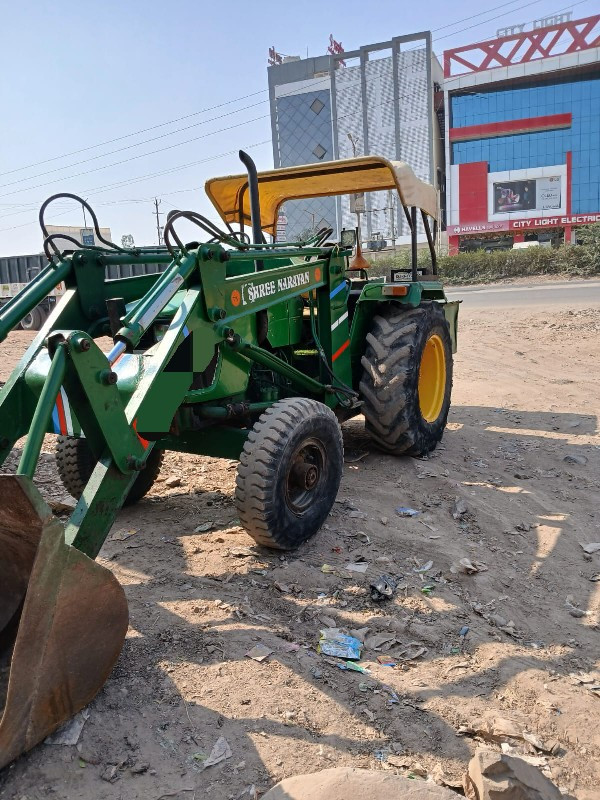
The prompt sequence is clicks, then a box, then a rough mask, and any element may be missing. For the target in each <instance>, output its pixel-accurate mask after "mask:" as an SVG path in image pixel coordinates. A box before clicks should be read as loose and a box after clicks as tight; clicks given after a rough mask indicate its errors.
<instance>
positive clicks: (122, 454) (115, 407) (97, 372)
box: [48, 331, 146, 474]
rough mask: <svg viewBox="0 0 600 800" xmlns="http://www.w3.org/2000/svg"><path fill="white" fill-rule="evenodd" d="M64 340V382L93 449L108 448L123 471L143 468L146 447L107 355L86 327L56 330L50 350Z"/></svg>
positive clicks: (101, 452)
mask: <svg viewBox="0 0 600 800" xmlns="http://www.w3.org/2000/svg"><path fill="white" fill-rule="evenodd" d="M61 342H65V343H66V345H67V347H68V353H69V363H68V365H67V370H66V374H65V377H64V386H65V389H66V392H67V396H68V398H69V402H70V404H71V406H72V407H73V409H74V410H75V413H76V415H77V419H78V420H79V422H80V424H81V427H82V428H83V431H84V432H85V435H86V439H87V440H88V443H89V445H90V449H91V450H92V452H93V453H94V454H95V455H96V456H97V457H100V456H101V455H102V454H103V453H104V452H105V450H106V448H108V449H109V451H110V454H111V456H112V458H113V459H114V462H115V464H116V466H117V468H118V469H119V470H120V472H122V473H126V474H130V473H131V472H132V471H134V470H136V469H140V468H141V466H142V465H143V463H144V462H145V459H146V450H145V448H144V446H143V444H142V442H141V441H140V439H139V437H138V436H137V435H136V433H135V431H134V430H133V429H132V426H131V422H130V421H128V419H127V417H126V415H125V406H124V404H123V400H122V398H121V395H120V394H119V390H118V388H117V386H116V380H117V375H116V373H114V372H113V371H112V370H111V368H110V366H109V364H108V361H107V358H106V356H105V355H104V353H103V352H102V351H101V350H100V349H99V348H98V346H97V345H96V344H95V342H94V340H93V339H91V338H90V337H89V336H88V335H87V334H85V333H83V331H64V332H61V331H57V332H55V333H54V334H53V335H52V336H51V337H50V338H49V340H48V347H49V350H50V351H52V348H53V347H54V346H57V347H58V346H60V344H61Z"/></svg>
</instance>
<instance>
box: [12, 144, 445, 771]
mask: <svg viewBox="0 0 600 800" xmlns="http://www.w3.org/2000/svg"><path fill="white" fill-rule="evenodd" d="M240 156H241V158H242V160H243V162H244V164H245V165H246V167H247V174H244V175H238V176H230V177H226V178H218V179H215V180H213V181H209V182H208V183H207V187H206V190H207V193H208V195H209V197H210V198H211V200H212V201H213V203H214V204H215V206H216V208H217V210H218V212H219V214H220V215H221V218H222V219H223V222H224V225H225V229H223V230H221V229H220V228H218V227H217V226H216V225H214V224H213V223H212V222H210V221H209V220H207V219H206V218H205V217H202V216H201V215H199V214H196V213H194V212H183V211H179V212H174V213H171V214H170V215H169V218H168V220H167V223H166V225H165V231H164V238H165V245H166V247H165V248H138V249H135V250H124V249H122V248H119V247H116V246H115V245H113V244H111V243H110V242H106V241H104V240H103V239H102V237H101V236H100V231H99V226H98V221H97V219H96V217H95V215H94V212H93V210H92V209H91V208H90V207H89V206H88V205H87V203H85V202H84V201H82V200H81V199H80V198H77V197H75V196H74V195H64V194H61V195H55V196H54V197H53V198H50V200H48V201H46V203H45V204H44V206H42V209H41V212H40V222H41V226H42V231H43V233H44V236H45V241H44V249H45V252H46V254H47V256H48V259H49V264H48V266H47V267H46V268H45V269H44V270H43V271H42V272H40V273H39V275H37V276H36V278H35V279H34V280H33V281H31V283H29V284H28V285H27V286H26V287H25V288H24V289H23V291H22V292H20V293H19V294H18V295H17V296H15V297H14V298H13V299H12V300H11V301H10V302H9V303H7V304H6V305H5V306H4V307H3V308H2V309H1V310H0V340H3V339H5V338H6V337H7V335H8V334H9V332H10V331H11V330H12V329H13V328H14V326H15V325H16V324H17V322H18V321H19V320H21V319H22V318H23V317H24V316H25V315H26V314H28V313H29V312H30V311H31V310H32V309H33V308H35V307H36V306H37V304H38V303H39V302H40V301H41V300H42V299H43V298H44V297H45V296H46V295H47V294H48V293H49V292H50V291H51V290H52V289H53V288H54V287H55V286H57V285H58V284H59V283H61V282H62V283H64V285H65V287H66V290H65V292H64V294H63V296H62V297H61V299H60V300H59V301H58V303H57V305H56V307H55V308H54V310H53V312H52V314H51V316H50V317H49V318H48V320H47V321H46V322H45V324H44V326H43V328H42V329H41V330H40V332H39V334H38V335H37V336H36V338H35V340H34V341H33V342H32V344H31V345H30V347H29V348H28V350H27V351H26V353H25V354H24V356H23V357H22V358H21V361H20V362H19V364H18V365H17V367H16V368H15V370H14V371H13V373H12V375H11V377H10V379H9V380H8V382H7V383H6V385H5V386H4V387H3V389H2V390H1V392H0V463H4V461H5V460H6V458H7V456H8V455H9V453H10V452H11V451H12V449H13V448H14V446H15V445H16V444H17V443H18V442H19V440H22V439H23V441H24V443H23V444H22V450H21V452H20V461H19V464H18V468H17V471H16V474H15V475H6V474H3V475H1V476H0V630H1V631H2V633H0V647H3V655H2V659H3V660H0V690H1V692H2V694H1V695H0V709H2V706H3V712H2V717H1V721H0V767H1V766H3V765H6V764H7V763H9V762H10V761H11V760H13V759H14V758H15V757H16V756H18V755H19V754H20V753H22V752H24V751H26V750H28V749H30V748H31V747H33V746H34V745H35V744H37V743H38V742H40V741H41V740H42V739H44V738H45V737H46V736H47V735H48V734H49V733H51V732H52V731H54V730H55V729H56V728H57V727H58V726H59V725H60V724H61V723H63V722H64V721H66V720H67V719H68V718H69V717H71V716H72V715H73V714H75V713H76V712H77V711H78V710H80V709H81V708H83V707H84V706H85V705H86V704H87V703H89V701H90V700H91V699H92V698H93V697H94V696H95V694H96V693H97V692H98V690H99V689H100V687H101V686H102V685H103V683H104V682H105V680H106V679H107V677H108V675H109V673H110V671H111V669H112V667H113V665H114V663H115V661H116V659H117V658H118V655H119V653H120V650H121V647H122V644H123V641H124V638H125V635H126V631H127V625H128V613H127V604H126V601H125V597H124V593H123V590H122V588H121V586H120V585H119V583H118V582H117V580H116V578H115V577H114V576H113V574H112V573H111V572H110V571H109V570H108V569H106V568H105V567H103V566H101V565H100V564H97V563H96V562H95V561H94V559H95V557H96V556H97V555H98V553H99V551H100V548H101V547H102V544H103V543H104V541H105V539H106V536H107V535H108V532H109V530H110V528H111V526H112V524H113V522H114V520H115V517H116V515H117V513H118V511H119V509H120V508H121V507H122V506H123V505H124V504H125V503H127V502H129V503H133V502H136V501H137V500H139V499H140V498H141V497H142V496H143V495H144V494H145V493H146V492H147V491H148V490H149V489H150V487H151V485H152V483H153V481H154V480H155V478H156V477H157V475H158V471H159V469H160V464H161V459H162V454H163V452H164V451H165V450H176V451H179V452H186V453H192V454H202V455H209V456H216V457H227V458H235V459H239V467H238V474H237V488H236V503H237V506H238V511H239V516H240V520H241V522H242V524H243V526H244V527H245V528H246V530H247V531H248V533H249V534H250V536H252V537H253V538H254V539H255V541H256V542H258V543H259V544H261V545H266V546H268V547H275V548H282V549H287V548H293V547H296V546H298V545H299V544H300V543H301V542H303V541H305V540H306V539H308V538H309V537H310V536H312V535H313V534H314V533H316V531H317V530H318V529H319V528H320V526H321V525H322V523H323V521H324V520H325V518H326V517H327V515H328V513H329V511H330V509H331V507H332V504H333V501H334V499H335V496H336V493H337V490H338V487H339V483H340V479H341V476H342V471H343V445H342V436H341V430H340V421H343V420H344V419H347V418H349V417H352V416H354V415H357V414H360V413H364V415H365V419H366V425H367V428H368V430H369V432H370V433H371V435H372V437H373V439H374V441H375V443H376V444H377V446H379V447H380V448H381V449H383V450H384V451H386V452H389V453H393V454H400V453H408V454H413V455H416V454H420V453H423V452H426V451H429V450H431V449H433V448H434V447H435V445H436V444H437V442H438V441H439V440H440V438H441V436H442V433H443V430H444V426H445V423H446V417H447V414H448V407H449V403H450V390H451V382H452V372H451V370H452V353H453V351H454V349H455V341H456V319H457V306H456V304H452V303H448V302H447V301H446V298H445V296H444V291H443V288H442V286H441V284H440V283H439V281H438V280H437V278H436V276H435V249H434V247H433V239H434V237H433V235H432V231H431V228H430V225H429V217H433V218H434V219H435V214H436V208H437V199H436V197H435V191H434V190H433V188H432V187H430V186H428V185H427V184H424V183H422V182H421V181H418V180H417V179H416V178H415V176H414V174H413V173H412V171H411V170H410V168H409V167H407V166H406V165H404V164H401V163H392V162H388V161H386V160H385V159H380V158H375V157H368V158H362V159H361V158H358V159H351V160H349V161H345V162H344V161H342V162H332V163H330V164H318V165H309V166H308V167H303V168H299V167H295V168H291V169H289V170H275V171H271V172H264V173H261V174H257V173H256V169H255V167H254V164H253V163H252V161H251V159H250V158H249V157H248V156H247V155H246V154H244V153H241V154H240ZM377 189H395V190H396V191H398V194H399V197H400V200H401V203H402V207H403V208H404V209H405V211H406V214H407V221H408V224H409V226H410V230H411V232H412V237H413V257H414V258H413V269H412V275H411V276H409V277H408V278H407V279H406V280H405V281H402V282H392V283H389V282H386V281H384V280H383V279H369V277H368V275H367V274H365V273H364V272H362V271H360V272H351V271H349V270H348V266H349V256H350V255H351V252H352V245H353V242H354V235H353V232H349V231H346V232H344V233H343V234H342V236H341V241H336V242H332V241H330V239H331V235H332V231H331V230H330V229H324V230H322V231H319V232H318V233H317V234H315V235H314V236H313V237H312V238H311V239H310V240H308V241H303V242H297V243H293V244H290V243H276V242H271V243H267V242H266V241H265V236H264V235H263V232H267V233H272V234H274V232H275V226H276V220H277V214H278V209H279V207H280V205H281V203H282V202H284V201H285V200H287V199H293V198H299V197H313V196H319V195H326V194H332V195H335V194H338V195H340V194H347V193H350V192H357V191H371V190H377ZM59 197H60V198H65V197H70V198H72V199H75V200H76V201H77V202H79V203H82V205H83V206H84V207H85V208H86V209H87V211H88V213H89V214H90V217H91V219H92V222H93V225H94V228H95V230H96V236H97V237H98V240H99V241H101V242H102V244H103V246H102V247H88V248H84V249H74V250H72V251H68V252H62V251H60V250H59V248H58V246H57V243H56V241H55V239H56V237H53V236H48V235H47V231H46V228H45V223H44V212H45V209H46V206H47V205H48V203H49V202H51V201H52V200H53V199H56V198H59ZM418 213H420V215H421V219H422V223H423V225H424V230H425V232H426V234H427V237H428V240H429V243H430V249H431V257H432V266H431V274H430V275H425V276H423V278H422V279H420V280H419V279H417V270H416V241H417V214H418ZM182 219H185V220H187V222H188V223H193V224H194V225H196V226H197V227H198V228H200V230H201V231H202V238H204V239H206V240H207V241H206V242H204V243H201V242H197V241H196V242H191V243H184V242H183V241H182V240H181V238H180V235H179V234H178V232H177V229H176V224H178V223H179V222H180V221H181V220H182ZM249 225H250V233H248V230H247V228H248V226H249ZM234 226H235V229H234ZM63 239H64V237H63ZM76 244H77V243H76ZM142 263H143V264H148V263H155V264H158V265H161V267H162V268H163V271H162V272H161V273H158V274H155V275H148V274H141V275H137V276H136V277H130V278H117V279H107V277H106V275H107V269H108V268H110V267H114V266H117V265H124V264H127V265H133V267H134V269H133V271H134V272H135V265H136V264H142ZM107 336H109V337H111V338H112V346H111V347H110V349H109V352H104V351H103V349H101V347H100V344H101V342H100V341H99V340H101V338H102V337H107ZM47 434H55V435H56V436H57V465H58V470H59V474H60V476H61V479H62V481H63V483H64V484H65V486H66V488H67V489H68V490H69V492H71V494H73V496H74V497H75V498H76V499H77V506H76V508H75V510H74V511H73V513H72V515H71V517H70V519H69V520H68V522H67V523H66V525H64V526H63V525H62V524H61V523H60V522H59V521H58V520H56V519H54V518H53V516H52V514H51V512H50V510H49V508H48V507H47V505H46V504H45V502H44V500H43V499H42V497H41V495H40V494H39V492H38V490H37V489H36V487H35V485H34V483H33V477H34V473H35V469H36V465H37V462H38V459H39V455H40V451H41V447H42V444H43V439H44V437H45V436H46V435H47ZM24 437H25V438H24ZM2 696H3V697H4V699H3V697H2Z"/></svg>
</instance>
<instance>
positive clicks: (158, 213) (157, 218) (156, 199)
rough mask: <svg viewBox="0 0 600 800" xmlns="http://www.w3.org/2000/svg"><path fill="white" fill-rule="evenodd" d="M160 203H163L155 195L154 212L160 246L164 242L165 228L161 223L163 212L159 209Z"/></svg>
mask: <svg viewBox="0 0 600 800" xmlns="http://www.w3.org/2000/svg"><path fill="white" fill-rule="evenodd" d="M160 204H161V201H160V200H159V199H158V197H155V198H154V213H155V214H156V238H157V240H158V246H159V247H160V246H161V244H162V243H163V229H162V227H161V224H160V215H161V212H160V211H159V210H158V207H159V205H160Z"/></svg>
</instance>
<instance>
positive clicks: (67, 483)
mask: <svg viewBox="0 0 600 800" xmlns="http://www.w3.org/2000/svg"><path fill="white" fill-rule="evenodd" d="M162 460H163V452H162V450H158V449H157V448H154V449H153V450H152V452H151V453H150V455H149V456H148V460H147V462H146V466H145V467H144V469H143V470H141V471H140V472H139V474H138V476H137V478H136V479H135V482H134V483H133V486H132V487H131V489H130V490H129V494H128V495H127V497H126V498H125V501H124V503H123V505H125V506H132V505H134V504H135V503H137V502H138V501H139V500H141V499H142V497H144V495H146V494H147V493H148V492H149V491H150V489H151V488H152V486H153V484H154V482H155V481H156V479H157V478H158V474H159V472H160V468H161V466H162ZM96 464H97V461H96V459H95V458H94V456H93V454H92V451H91V450H90V448H89V445H88V443H87V442H86V440H85V439H83V438H82V437H77V436H59V437H58V440H57V442H56V466H57V468H58V475H59V478H60V479H61V481H62V484H63V486H64V487H65V489H66V490H67V492H68V493H69V494H70V495H71V496H72V497H74V498H75V499H76V500H79V498H80V497H81V495H82V494H83V490H84V489H85V487H86V484H87V482H88V481H89V479H90V478H91V477H92V472H93V471H94V469H95V468H96Z"/></svg>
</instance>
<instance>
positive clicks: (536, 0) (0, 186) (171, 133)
mask: <svg viewBox="0 0 600 800" xmlns="http://www.w3.org/2000/svg"><path fill="white" fill-rule="evenodd" d="M515 2H520V0H509V2H508V3H504V5H502V6H499V8H504V7H506V6H509V5H514V4H515ZM540 2H542V0H531V2H529V3H527V4H526V5H525V6H522V7H523V8H526V7H528V6H531V5H535V4H536V3H540ZM581 2H585V0H581ZM491 10H492V9H488V10H486V11H482V12H480V13H479V14H475V15H474V16H473V15H472V16H470V17H467V18H464V19H461V20H456V21H455V22H451V23H448V24H446V25H442V26H440V27H438V28H434V29H433V30H432V33H435V32H437V31H440V30H445V29H447V28H450V27H454V26H456V25H460V24H461V23H462V22H464V21H466V20H467V19H474V18H475V17H478V16H483V15H484V14H488V13H489V12H490V11H491ZM494 10H495V9H494ZM507 13H510V12H503V14H499V15H497V16H495V17H491V18H490V19H488V20H483V21H482V22H479V23H476V24H475V25H472V26H470V28H474V27H478V26H480V25H484V24H486V23H487V22H490V21H492V20H494V19H498V18H499V17H501V16H505V15H506V14H507ZM470 28H466V29H465V30H469V29H470ZM455 33H456V32H454V33H450V34H447V35H446V36H443V37H440V38H442V39H443V38H447V37H448V36H454V35H455ZM410 49H418V48H410ZM410 49H409V51H410ZM319 83H320V82H319V81H317V82H316V83H315V84H314V85H318V84H319ZM305 88H310V87H305ZM265 91H267V90H266V89H263V90H261V91H259V92H253V93H252V94H248V95H242V96H241V97H238V98H234V99H233V100H228V101H226V102H224V103H220V104H218V105H216V106H210V107H208V108H205V109H201V110H200V111H196V112H193V113H192V114H187V115H185V116H182V117H178V118H176V119H173V120H168V121H167V122H162V123H159V124H158V125H153V126H150V127H148V128H142V129H140V130H138V131H135V132H133V133H129V134H125V135H123V136H119V137H116V138H114V139H109V140H107V141H105V142H102V143H100V144H96V145H90V146H89V147H85V148H81V149H79V150H74V151H71V152H70V153H67V154H63V155H60V156H54V157H52V158H49V159H45V160H43V161H38V162H35V163H34V164H29V165H27V166H24V167H17V168H15V169H13V170H9V171H8V172H0V176H2V175H10V174H14V173H15V172H20V171H23V170H25V169H29V168H31V167H34V166H40V165H42V164H46V163H50V162H52V161H57V160H60V159H62V158H67V157H68V156H70V155H76V154H78V153H83V152H88V151H89V150H93V149H97V148H98V147H103V146H105V145H107V144H111V143H114V142H118V141H123V140H124V139H127V138H131V137H132V136H137V135H139V134H141V133H145V132H148V131H151V130H157V129H159V128H162V127H166V126H168V125H172V124H175V123H176V122H181V121H182V120H185V119H190V118H192V117H194V116H198V115H199V114H202V113H206V112H207V111H212V110H215V109H217V108H222V107H224V106H226V105H231V104H232V103H235V102H239V101H240V100H245V99H249V98H250V97H255V96H256V95H258V94H262V93H263V92H265ZM283 96H290V95H283ZM265 102H269V101H268V99H267V100H262V101H259V102H258V103H252V104H250V105H247V106H243V107H242V108H240V109H236V110H235V111H230V112H227V113H226V114H221V115H219V116H217V117H213V118H211V119H209V120H202V121H201V122H197V123H194V124H193V125H187V126H185V127H183V128H178V129H177V130H175V131H169V132H168V133H163V134H161V135H160V136H155V137H151V138H149V139H145V140H144V141H142V142H136V143H135V144H131V145H126V146H125V147H120V148H117V149H115V150H110V151H109V152H107V153H101V154H99V155H96V156H91V157H90V158H86V159H82V160H80V161H76V162H74V163H73V164H69V165H65V166H62V167H56V168H55V169H51V170H47V171H46V172H41V173H38V174H37V175H30V176H28V177H25V178H20V179H18V180H16V181H10V182H8V183H4V184H0V189H3V188H6V187H8V186H14V185H18V184H20V183H23V182H27V181H30V180H35V179H36V178H40V177H43V176H45V175H50V174H53V173H55V172H62V171H63V170H66V169H71V168H72V167H76V166H79V165H80V164H85V163H89V162H90V161H94V160H97V159H100V158H106V157H107V156H110V155H114V154H115V153H119V152H123V151H125V150H131V149H133V148H136V147H141V146H143V145H144V144H148V143H150V142H153V141H157V140H159V139H163V138H166V137H168V136H174V135H176V134H177V133H182V132H183V131H186V130H190V129H191V128H194V127H198V126H199V125H205V124H207V123H208V122H211V121H214V120H216V119H223V118H224V117H227V116H231V115H233V114H239V113H240V112H242V111H245V110H248V109H250V108H255V107H256V106H259V105H262V104H263V103H265ZM252 121H254V120H250V122H252ZM190 141H195V140H194V139H191V140H187V141H186V142H181V143H180V144H187V143H189V142H190ZM174 146H179V145H174ZM153 152H161V151H160V150H157V151H152V152H151V153H148V154H146V155H151V154H152V153H153ZM139 157H142V156H139ZM120 163H124V162H117V164H116V165H118V164H120ZM110 166H115V165H114V164H113V165H110V164H109V165H106V167H105V168H108V167H110ZM81 174H85V173H78V174H77V175H75V176H71V177H78V175H81ZM67 180H68V179H67ZM41 185H44V184H38V185H36V186H30V187H28V188H30V189H36V188H39V187H40V186H41ZM45 185H47V184H45ZM10 194H12V193H10V192H9V193H7V194H5V195H2V196H9V195H10Z"/></svg>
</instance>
